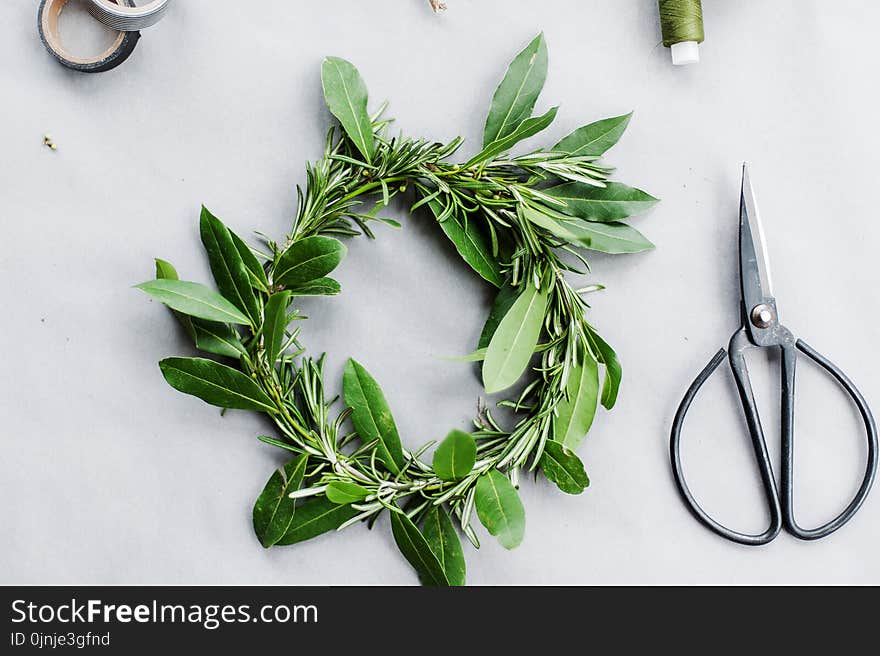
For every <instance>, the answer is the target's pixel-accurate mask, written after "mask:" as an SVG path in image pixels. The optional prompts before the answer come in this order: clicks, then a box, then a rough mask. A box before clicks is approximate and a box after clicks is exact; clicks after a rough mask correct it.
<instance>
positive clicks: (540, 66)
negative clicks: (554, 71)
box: [483, 33, 547, 146]
mask: <svg viewBox="0 0 880 656" xmlns="http://www.w3.org/2000/svg"><path fill="white" fill-rule="evenodd" d="M546 79H547V42H546V41H545V40H544V34H543V33H541V34H539V35H538V36H536V37H535V38H534V39H533V40H532V42H531V43H529V45H527V46H526V47H525V48H524V49H523V50H522V51H521V52H520V53H519V54H518V55H517V56H516V57H515V58H514V60H513V61H512V62H511V64H510V67H509V68H508V69H507V73H506V74H505V76H504V79H503V80H502V81H501V84H499V85H498V88H497V89H496V90H495V95H494V96H492V105H491V106H490V107H489V115H488V116H487V117H486V127H485V129H484V130H483V146H486V145H488V144H490V143H492V142H493V141H496V140H498V139H501V138H503V137H506V136H507V135H508V134H510V133H511V132H513V131H514V130H515V129H516V127H517V126H518V125H519V124H520V123H522V122H523V121H524V120H526V119H527V118H529V116H531V115H532V110H533V109H534V108H535V102H536V101H537V100H538V96H539V95H540V94H541V89H543V88H544V81H545V80H546Z"/></svg>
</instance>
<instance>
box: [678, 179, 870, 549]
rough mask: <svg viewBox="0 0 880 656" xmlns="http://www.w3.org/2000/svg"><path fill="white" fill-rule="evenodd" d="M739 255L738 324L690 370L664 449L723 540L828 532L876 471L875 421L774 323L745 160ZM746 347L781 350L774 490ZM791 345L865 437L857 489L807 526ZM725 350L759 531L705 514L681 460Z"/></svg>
mask: <svg viewBox="0 0 880 656" xmlns="http://www.w3.org/2000/svg"><path fill="white" fill-rule="evenodd" d="M739 262H740V270H739V273H740V288H741V291H742V299H741V302H740V311H741V314H742V319H741V320H742V326H741V327H740V328H739V329H738V330H737V331H736V332H735V333H734V334H733V337H731V339H730V346H729V348H728V350H727V351H725V350H724V349H723V348H722V349H721V350H720V351H718V353H716V354H715V357H713V358H712V360H711V361H710V362H709V364H708V365H706V368H705V369H703V371H702V372H701V373H700V375H699V376H697V378H696V380H694V382H693V383H692V384H691V386H690V388H689V389H688V391H687V393H686V394H685V397H684V399H682V402H681V405H679V407H678V412H676V414H675V419H674V421H673V423H672V434H671V437H670V448H669V450H670V456H671V459H672V472H673V474H674V476H675V482H676V485H677V486H678V491H679V493H680V494H681V497H682V499H683V500H684V501H685V503H686V504H687V506H688V508H689V509H690V511H691V513H692V514H693V515H694V517H696V518H697V519H698V520H699V521H700V522H702V523H703V524H704V525H705V526H706V527H707V528H709V529H710V530H712V531H714V532H715V533H717V534H718V535H720V536H722V537H724V538H726V539H728V540H732V541H734V542H738V543H740V544H746V545H762V544H767V543H768V542H770V541H772V540H773V539H774V538H776V536H777V535H779V533H780V531H781V530H782V529H783V528H784V529H785V530H786V531H787V532H788V533H791V534H792V535H794V536H795V537H797V538H800V539H802V540H818V539H819V538H823V537H825V536H827V535H830V534H831V533H833V532H834V531H836V530H837V529H839V528H840V527H841V526H843V525H844V524H846V523H847V522H848V521H849V520H850V519H852V518H853V516H854V515H855V514H856V512H858V510H859V508H860V507H861V506H862V503H864V501H865V498H866V497H867V496H868V492H870V490H871V485H872V484H873V482H874V476H875V474H876V471H877V425H876V423H875V422H874V417H873V415H872V414H871V409H870V408H869V407H868V404H867V403H866V402H865V399H864V397H863V396H862V394H861V393H860V392H859V390H858V389H857V388H856V386H855V385H853V383H852V382H851V381H850V380H849V378H847V377H846V375H845V374H844V373H843V372H842V371H841V370H840V369H839V368H838V367H837V366H835V365H834V364H832V363H831V362H830V361H829V360H828V359H827V358H825V356H823V355H821V354H819V353H818V352H817V351H815V350H814V349H813V348H812V347H811V346H809V345H808V344H807V343H806V342H804V341H803V340H802V339H797V338H795V336H794V335H793V334H792V333H791V331H789V330H788V329H787V328H786V327H785V326H783V325H782V324H781V323H779V314H778V312H777V309H776V299H775V298H774V297H773V292H772V288H771V284H770V268H769V264H768V261H767V250H766V244H765V241H764V231H763V228H762V226H761V219H760V216H759V214H758V206H757V204H756V202H755V193H754V190H753V189H752V184H751V181H750V180H749V171H748V167H747V166H746V165H745V164H744V165H743V176H742V190H741V192H740V208H739ZM752 348H779V349H780V350H781V351H782V372H781V373H782V376H781V378H782V380H781V390H780V391H781V397H782V448H781V454H782V455H781V466H782V467H781V469H782V476H781V477H780V486H779V487H780V488H781V494H780V489H777V486H776V477H775V475H774V473H773V465H772V464H771V462H770V456H769V454H768V453H767V443H766V441H765V439H764V429H763V428H762V427H761V418H760V417H759V415H758V409H757V406H756V405H755V397H754V394H753V392H752V384H751V381H750V380H749V372H748V368H747V367H746V361H745V352H746V351H747V350H749V349H752ZM798 351H800V352H801V353H803V354H804V355H806V356H807V357H808V358H810V359H811V360H813V362H815V363H816V364H818V365H819V366H820V367H821V368H822V369H823V370H824V371H825V372H827V373H828V374H829V375H830V376H832V377H833V378H834V379H835V380H836V381H837V382H838V383H839V384H840V386H841V387H842V388H843V389H844V391H846V393H847V394H848V395H849V396H850V398H851V399H852V400H853V402H854V403H855V405H856V407H857V408H858V410H859V413H860V414H861V417H862V420H863V421H864V423H865V430H866V431H867V437H868V459H867V467H866V470H865V477H864V479H862V483H861V485H860V486H859V489H858V492H856V495H855V496H854V497H853V499H852V501H850V503H849V505H848V506H847V507H846V508H844V510H843V512H841V513H840V514H839V515H838V516H837V517H835V518H834V519H832V520H831V521H829V522H828V523H826V524H823V525H822V526H819V527H817V528H813V529H804V528H801V527H800V526H799V525H798V523H797V521H795V517H794V502H793V482H792V477H793V469H794V410H795V370H796V365H797V357H798ZM725 358H727V361H728V363H729V364H730V369H731V370H732V372H733V377H734V380H735V381H736V387H737V390H738V391H739V398H740V401H741V402H742V408H743V412H744V413H745V419H746V424H747V425H748V429H749V436H750V437H751V441H752V446H753V447H754V451H755V458H756V460H757V463H758V470H759V472H760V474H761V481H762V485H763V489H764V494H765V496H766V497H767V506H768V509H769V511H770V526H769V527H768V528H767V530H766V531H764V532H763V533H758V534H749V533H740V532H738V531H734V530H732V529H729V528H727V527H725V526H723V525H721V524H719V523H718V522H717V521H715V520H714V519H713V518H712V517H710V516H709V515H708V514H707V513H706V512H705V511H704V510H703V509H702V508H701V507H700V505H699V504H698V503H697V501H696V499H694V496H693V494H691V491H690V489H688V486H687V483H686V482H685V478H684V472H683V470H682V466H681V452H680V444H681V428H682V424H683V423H684V418H685V415H686V414H687V411H688V408H689V407H690V405H691V403H692V402H693V400H694V397H695V396H696V395H697V393H698V392H699V391H700V388H701V387H702V386H703V383H705V382H706V380H708V378H709V377H710V376H711V375H712V373H713V372H714V371H715V370H716V369H717V368H718V366H719V365H720V364H721V362H722V361H723V360H724V359H725Z"/></svg>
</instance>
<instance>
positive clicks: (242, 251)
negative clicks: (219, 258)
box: [229, 230, 269, 294]
mask: <svg viewBox="0 0 880 656" xmlns="http://www.w3.org/2000/svg"><path fill="white" fill-rule="evenodd" d="M229 236H230V237H232V243H233V244H235V249H236V250H237V251H238V254H239V255H240V256H241V261H242V262H244V266H245V268H246V269H247V272H248V275H249V276H250V279H251V285H252V286H253V287H256V288H257V289H259V290H260V291H261V292H264V293H266V294H268V293H269V280H268V279H267V278H266V271H265V270H264V269H263V265H261V264H260V261H259V260H258V259H257V256H256V255H254V252H253V251H252V250H251V249H250V247H249V246H248V245H247V244H246V243H245V242H244V240H243V239H242V238H241V237H239V236H238V235H237V234H235V233H234V232H232V230H230V231H229Z"/></svg>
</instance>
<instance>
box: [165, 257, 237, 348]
mask: <svg viewBox="0 0 880 656" xmlns="http://www.w3.org/2000/svg"><path fill="white" fill-rule="evenodd" d="M156 278H157V279H162V280H177V279H178V277H177V270H176V269H175V268H174V265H172V264H171V263H170V262H166V261H165V260H160V259H158V258H157V259H156ZM173 312H174V316H176V317H177V320H178V321H180V323H181V325H182V326H183V329H184V330H185V331H186V334H187V335H189V336H190V338H191V339H192V340H193V343H194V344H195V345H196V348H198V349H199V350H201V351H204V352H205V353H212V354H214V355H224V356H227V357H230V358H238V357H240V356H241V355H247V351H246V350H245V348H244V345H242V343H241V339H240V338H239V335H238V333H237V332H236V331H235V329H234V328H232V327H231V326H230V325H229V324H226V323H221V322H219V321H208V320H207V319H197V318H194V317H190V316H187V315H186V314H182V313H181V312H177V311H176V310H173Z"/></svg>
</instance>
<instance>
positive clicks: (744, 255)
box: [739, 164, 773, 311]
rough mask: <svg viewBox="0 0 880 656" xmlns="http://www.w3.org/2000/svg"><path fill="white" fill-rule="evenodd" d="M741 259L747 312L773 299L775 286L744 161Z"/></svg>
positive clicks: (740, 233) (741, 279)
mask: <svg viewBox="0 0 880 656" xmlns="http://www.w3.org/2000/svg"><path fill="white" fill-rule="evenodd" d="M739 261H740V269H739V271H740V285H741V288H742V298H743V305H744V308H745V309H746V311H751V309H752V308H754V307H756V306H757V305H759V304H761V303H766V302H767V301H768V300H771V299H772V298H773V286H772V282H771V278H770V264H769V262H768V260H767V242H766V241H765V239H764V228H763V226H762V225H761V216H760V214H759V213H758V204H757V202H756V201H755V191H754V189H752V183H751V180H750V179H749V169H748V166H747V165H746V164H743V176H742V191H741V195H740V206H739Z"/></svg>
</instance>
